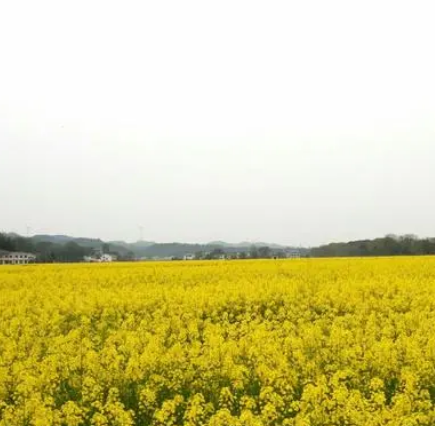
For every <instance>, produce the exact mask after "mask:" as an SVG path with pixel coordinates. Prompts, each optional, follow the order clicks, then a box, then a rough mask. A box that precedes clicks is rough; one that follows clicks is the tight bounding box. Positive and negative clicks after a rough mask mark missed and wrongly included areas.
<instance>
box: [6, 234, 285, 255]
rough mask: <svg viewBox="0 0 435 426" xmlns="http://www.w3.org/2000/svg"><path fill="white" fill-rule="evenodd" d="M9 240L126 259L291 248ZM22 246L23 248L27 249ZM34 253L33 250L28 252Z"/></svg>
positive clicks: (64, 238) (221, 243) (44, 236)
mask: <svg viewBox="0 0 435 426" xmlns="http://www.w3.org/2000/svg"><path fill="white" fill-rule="evenodd" d="M7 235H8V236H9V237H10V238H14V239H19V238H21V239H23V240H27V241H29V242H30V243H31V244H33V246H34V248H35V250H44V251H48V250H50V251H56V250H57V251H62V250H64V249H63V247H66V246H67V245H69V249H71V244H73V245H74V244H75V245H77V246H79V247H81V248H83V250H86V253H91V252H92V251H93V250H105V251H109V252H110V253H115V254H118V255H119V256H121V257H124V258H131V257H134V258H167V257H183V256H185V255H187V254H196V253H202V254H204V253H210V252H213V251H214V250H222V251H223V252H225V253H228V254H232V253H237V252H249V251H250V250H251V249H252V247H256V248H260V247H269V248H270V249H272V250H284V249H286V248H289V247H285V246H282V245H280V244H273V243H264V242H246V241H245V242H241V243H227V242H225V241H211V242H209V243H206V244H197V243H182V242H173V243H158V242H154V241H136V242H134V243H127V242H125V241H120V240H116V241H103V240H101V239H99V238H86V237H72V236H70V235H49V234H39V235H34V236H32V237H30V238H28V239H26V238H24V237H22V236H20V235H18V234H14V233H9V234H7ZM23 244H24V243H21V247H23V248H24V247H25V245H23ZM27 250H29V251H31V247H30V246H29V247H28V249H27Z"/></svg>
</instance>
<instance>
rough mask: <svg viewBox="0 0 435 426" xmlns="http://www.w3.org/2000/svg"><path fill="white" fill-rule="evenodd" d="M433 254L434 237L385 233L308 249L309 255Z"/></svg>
mask: <svg viewBox="0 0 435 426" xmlns="http://www.w3.org/2000/svg"><path fill="white" fill-rule="evenodd" d="M431 254H432V255H435V238H423V239H419V238H417V237H416V236H415V235H403V236H397V235H387V236H385V237H384V238H376V239H374V240H360V241H350V242H347V243H331V244H327V245H323V246H320V247H316V248H312V249H311V250H310V256H311V257H355V256H363V257H364V256H413V255H414V256H416V255H431Z"/></svg>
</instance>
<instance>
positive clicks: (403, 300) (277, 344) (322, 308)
mask: <svg viewBox="0 0 435 426" xmlns="http://www.w3.org/2000/svg"><path fill="white" fill-rule="evenodd" d="M387 424H388V425H397V426H399V425H410V426H413V425H428V426H429V425H433V424H435V258H431V257H424V258H423V257H422V258H395V259H352V260H351V259H334V260H332V259H331V260H313V259H300V260H290V261H288V260H267V261H244V262H237V261H236V262H225V263H224V262H189V263H182V262H180V263H177V262H167V263H143V264H141V263H135V264H126V263H123V264H110V265H50V266H40V265H34V266H23V267H21V266H19V267H12V266H6V267H2V268H1V269H0V426H24V425H27V426H90V425H94V426H145V425H154V426H175V425H184V426H200V425H209V426H232V425H234V426H269V425H271V426H273V425H287V426H290V425H292V426H314V425H318V426H323V425H330V426H332V425H337V426H339V425H355V426H359V425H361V426H363V425H364V426H365V425H387Z"/></svg>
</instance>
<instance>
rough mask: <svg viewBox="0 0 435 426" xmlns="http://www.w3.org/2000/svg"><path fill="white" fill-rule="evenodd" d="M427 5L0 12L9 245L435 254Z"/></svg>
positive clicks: (81, 0)
mask: <svg viewBox="0 0 435 426" xmlns="http://www.w3.org/2000/svg"><path fill="white" fill-rule="evenodd" d="M434 15H435V3H434V2H433V1H430V0H429V1H416V0H412V1H400V0H399V1H398V0H388V1H383V0H365V1H358V2H357V1H349V0H343V1H335V0H332V1H312V0H308V1H307V0H305V1H289V0H287V1H271V0H267V1H253V0H244V1H238V0H230V1H226V0H219V1H213V2H211V1H207V0H198V1H190V0H183V1H165V0H158V1H157V0H156V1H143V0H141V1H126V0H123V1H107V0H104V1H103V0H97V1H92V0H86V1H85V0H74V1H68V2H66V1H59V0H53V1H51V0H50V1H49V0H38V1H34V0H29V1H22V0H4V1H2V2H1V3H0V195H1V197H0V204H1V206H0V230H4V231H15V232H19V233H22V234H26V232H27V227H30V228H29V232H30V234H36V233H57V234H60V233H61V234H70V235H74V236H92V237H101V238H103V239H110V240H113V239H125V240H128V241H132V240H137V239H139V237H140V231H139V226H143V229H144V230H143V235H144V239H148V240H157V241H161V242H170V241H185V242H206V241H210V240H217V239H219V240H227V241H230V242H237V241H242V240H250V241H268V242H281V243H289V244H303V245H314V244H318V243H324V242H329V241H340V240H350V239H357V238H365V237H376V236H383V235H385V234H386V233H398V234H401V233H415V234H418V235H420V236H435V219H434V218H435V198H434V192H435V190H434V184H435V59H434V41H435V25H434Z"/></svg>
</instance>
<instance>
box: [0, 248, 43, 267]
mask: <svg viewBox="0 0 435 426" xmlns="http://www.w3.org/2000/svg"><path fill="white" fill-rule="evenodd" d="M35 260H36V256H35V255H34V254H32V253H24V252H19V251H0V265H27V264H28V263H33V262H35Z"/></svg>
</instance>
